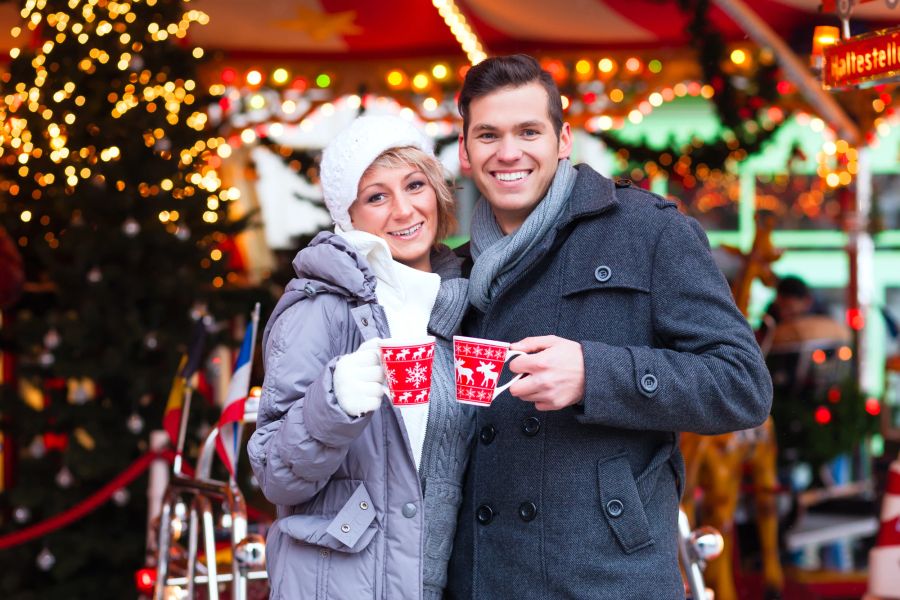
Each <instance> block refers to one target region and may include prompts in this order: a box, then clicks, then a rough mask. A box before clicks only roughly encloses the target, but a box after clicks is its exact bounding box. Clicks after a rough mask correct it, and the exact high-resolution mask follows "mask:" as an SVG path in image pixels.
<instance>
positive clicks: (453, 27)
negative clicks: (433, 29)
mask: <svg viewBox="0 0 900 600" xmlns="http://www.w3.org/2000/svg"><path fill="white" fill-rule="evenodd" d="M431 3H432V4H433V5H434V7H435V8H437V9H438V14H440V15H441V18H443V19H444V23H446V24H447V27H449V28H450V33H452V34H453V37H455V38H456V41H457V42H459V45H460V46H462V49H463V52H465V53H466V56H467V57H468V58H469V62H470V63H472V64H473V65H477V64H478V63H480V62H481V61H483V60H484V59H486V58H487V53H486V52H485V51H484V47H483V46H482V45H481V42H480V41H479V40H478V36H477V35H475V32H474V31H473V30H472V28H471V27H470V26H469V23H468V21H467V20H466V17H465V15H463V14H462V12H460V10H459V8H458V7H457V6H456V2H454V1H453V0H431Z"/></svg>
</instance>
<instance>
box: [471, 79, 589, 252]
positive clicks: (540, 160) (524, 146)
mask: <svg viewBox="0 0 900 600" xmlns="http://www.w3.org/2000/svg"><path fill="white" fill-rule="evenodd" d="M571 151H572V132H571V130H570V129H569V124H568V123H564V124H563V127H562V131H560V135H559V137H557V135H556V132H555V131H554V130H553V123H552V122H551V121H550V113H549V109H548V102H547V92H546V91H545V90H544V88H543V87H541V84H539V83H537V82H534V83H529V84H527V85H523V86H520V87H509V88H502V89H499V90H496V91H494V92H491V93H490V94H488V95H486V96H482V97H480V98H476V99H474V100H472V103H471V104H469V129H468V136H467V139H463V136H460V140H459V161H460V165H461V166H462V169H463V172H464V173H465V174H466V175H469V176H470V177H472V179H473V180H474V181H475V185H476V186H478V190H479V191H480V192H481V193H482V194H483V195H484V197H485V198H487V201H488V202H490V204H491V207H492V208H493V210H494V216H495V217H496V218H497V222H498V223H499V225H500V228H501V229H502V230H503V233H506V234H508V233H511V232H513V231H515V230H516V229H518V227H519V226H520V225H521V224H522V223H523V222H524V221H525V219H526V218H528V215H529V214H531V211H532V210H533V209H534V207H535V206H537V204H538V202H540V200H541V198H543V197H544V194H546V193H547V190H548V189H549V188H550V183H551V182H552V181H553V176H554V175H555V174H556V166H557V163H558V162H559V159H561V158H567V157H568V156H569V153H570V152H571Z"/></svg>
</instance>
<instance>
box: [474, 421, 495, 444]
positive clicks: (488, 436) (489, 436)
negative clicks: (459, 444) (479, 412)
mask: <svg viewBox="0 0 900 600" xmlns="http://www.w3.org/2000/svg"><path fill="white" fill-rule="evenodd" d="M496 436H497V428H496V427H494V426H493V425H485V426H484V427H482V428H481V432H480V433H479V434H478V439H480V440H481V443H482V444H484V445H485V446H486V445H488V444H490V443H491V442H493V441H494V438H495V437H496Z"/></svg>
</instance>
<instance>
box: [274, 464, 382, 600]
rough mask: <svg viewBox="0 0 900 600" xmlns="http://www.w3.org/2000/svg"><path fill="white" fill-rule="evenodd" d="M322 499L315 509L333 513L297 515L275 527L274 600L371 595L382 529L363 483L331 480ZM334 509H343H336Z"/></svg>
mask: <svg viewBox="0 0 900 600" xmlns="http://www.w3.org/2000/svg"><path fill="white" fill-rule="evenodd" d="M319 496H320V497H319V498H318V502H316V503H315V504H314V507H315V508H317V509H328V508H332V510H330V511H329V510H323V511H322V514H294V515H291V516H288V517H284V518H282V519H279V520H278V521H277V523H276V526H277V527H278V529H279V531H280V532H281V533H282V534H283V539H282V544H281V546H280V549H279V554H281V556H279V557H278V565H279V570H280V571H281V572H280V573H279V574H278V577H277V580H278V581H277V594H273V596H272V597H273V598H279V599H280V598H284V599H290V600H293V599H295V598H316V599H319V598H371V597H373V596H374V594H375V591H374V590H375V589H376V577H377V573H378V572H379V567H378V564H377V558H376V555H377V552H376V546H377V544H373V543H372V540H373V539H374V538H375V536H376V535H377V534H378V530H379V525H378V519H377V518H376V517H377V515H376V513H375V507H374V505H373V504H372V499H371V498H370V496H369V493H368V490H367V489H366V486H365V484H364V483H363V482H362V481H359V480H352V479H337V480H332V481H331V482H329V484H328V486H327V487H326V488H325V489H324V490H322V492H320V494H319ZM340 500H342V501H343V502H342V504H339V502H340ZM335 506H338V507H339V509H338V510H336V511H335V510H334V509H333V507H335ZM329 513H330V514H329ZM273 575H274V574H273ZM273 585H275V582H273Z"/></svg>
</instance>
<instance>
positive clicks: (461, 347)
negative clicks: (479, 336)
mask: <svg viewBox="0 0 900 600" xmlns="http://www.w3.org/2000/svg"><path fill="white" fill-rule="evenodd" d="M454 344H455V346H454V361H455V364H456V399H457V400H458V401H460V402H465V403H468V404H483V405H488V404H490V403H491V400H493V399H494V389H495V388H496V387H497V379H498V378H499V377H500V373H501V371H503V363H504V362H506V355H507V352H508V349H507V348H506V347H503V346H492V345H489V344H483V343H478V342H474V341H466V340H464V339H457V340H455V341H454ZM476 374H477V375H476Z"/></svg>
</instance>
